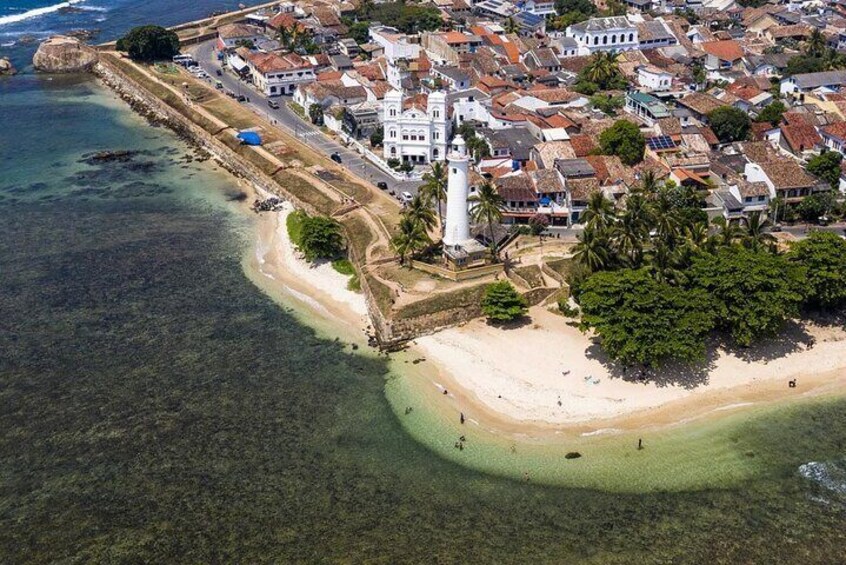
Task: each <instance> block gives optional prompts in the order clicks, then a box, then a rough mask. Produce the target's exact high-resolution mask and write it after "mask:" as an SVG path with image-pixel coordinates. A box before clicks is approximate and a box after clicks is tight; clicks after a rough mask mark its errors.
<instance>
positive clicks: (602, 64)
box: [582, 51, 620, 90]
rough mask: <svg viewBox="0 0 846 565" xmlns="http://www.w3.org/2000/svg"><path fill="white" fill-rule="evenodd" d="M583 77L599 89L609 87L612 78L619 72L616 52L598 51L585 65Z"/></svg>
mask: <svg viewBox="0 0 846 565" xmlns="http://www.w3.org/2000/svg"><path fill="white" fill-rule="evenodd" d="M582 72H583V73H584V78H586V79H587V80H589V81H590V82H592V83H594V84H596V85H597V86H599V88H600V89H601V90H605V89H607V88H608V87H609V85H610V83H611V82H612V81H613V79H614V78H615V77H616V76H618V75H619V74H620V67H619V66H618V65H617V54H616V53H615V52H613V51H599V52H597V53H594V55H593V57H592V58H591V60H590V63H588V66H587V67H585V69H584V71H582Z"/></svg>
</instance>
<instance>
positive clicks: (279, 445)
mask: <svg viewBox="0 0 846 565" xmlns="http://www.w3.org/2000/svg"><path fill="white" fill-rule="evenodd" d="M235 4H236V2H233V1H222V0H85V1H84V2H79V3H77V4H74V5H73V10H69V11H68V10H55V11H50V12H43V13H37V14H36V15H32V12H31V11H32V10H36V9H39V8H48V7H50V6H55V5H56V3H55V2H52V3H51V2H50V1H49V0H0V38H2V43H3V45H4V46H3V47H2V48H0V54H2V55H7V56H11V57H12V59H13V60H14V61H15V63H16V65H17V66H19V68H21V69H23V71H24V72H23V73H21V74H20V75H18V76H15V77H11V78H2V79H0V563H4V564H5V563H10V564H12V563H14V564H16V565H17V564H25V563H167V564H170V563H328V562H333V563H334V562H345V563H362V562H368V563H392V564H393V563H415V564H416V563H567V564H570V563H594V564H601V565H605V564H609V563H610V564H615V563H616V564H629V563H639V564H644V565H645V564H649V563H673V564H676V563H697V564H698V563H727V564H734V563H784V564H793V563H802V564H837V563H844V562H846V486H845V485H846V471H844V469H846V406H844V403H843V402H830V403H826V404H821V405H814V406H812V407H810V408H807V407H806V408H804V409H793V410H789V411H787V410H785V411H784V413H783V414H777V415H772V416H770V417H769V418H768V419H766V420H760V421H756V422H751V423H749V424H748V425H744V426H742V427H738V429H737V430H736V437H734V438H732V441H736V442H737V445H739V446H743V447H742V449H743V450H744V457H745V456H748V457H749V458H750V461H751V460H753V459H752V458H754V461H755V462H756V463H759V464H760V465H761V467H762V468H764V469H766V472H765V473H762V474H760V475H757V476H756V478H755V479H754V480H750V481H748V483H745V484H742V485H741V486H739V487H738V486H737V485H733V486H732V487H731V488H725V489H708V490H701V491H691V492H661V491H660V490H659V491H655V492H647V493H643V494H616V493H608V492H601V491H595V490H587V489H574V488H557V487H548V486H542V485H535V484H528V483H524V482H517V481H512V480H508V479H503V478H499V477H495V476H489V475H485V474H482V473H478V472H475V471H471V470H468V469H466V468H464V467H462V466H459V465H457V464H454V463H451V462H449V461H446V460H444V459H441V458H440V457H438V456H437V455H436V454H435V453H433V452H431V451H429V450H428V449H426V448H425V447H423V446H422V445H421V444H418V443H417V442H416V441H414V440H413V439H412V438H411V436H409V435H408V434H407V433H406V431H405V429H404V428H403V427H402V426H401V424H400V421H399V418H400V417H399V416H397V415H396V414H395V413H394V411H393V410H392V409H391V407H390V406H389V404H388V401H387V399H386V395H385V383H386V380H387V379H390V378H392V375H391V374H390V371H391V369H390V366H389V365H387V364H386V363H385V362H384V360H383V358H382V357H376V356H374V355H361V354H360V351H354V350H353V348H351V347H350V346H349V345H348V344H344V343H341V342H340V341H338V340H333V339H327V338H325V337H321V336H320V335H318V334H317V333H315V331H313V330H312V329H311V328H309V327H308V326H306V325H304V324H303V323H301V322H300V321H298V318H296V317H294V316H293V315H292V314H291V312H289V311H288V310H286V309H284V308H282V307H281V306H280V305H279V304H277V303H275V302H273V301H272V300H271V299H270V298H269V297H268V296H266V295H265V294H264V293H262V292H261V291H260V290H259V289H258V288H257V287H255V286H254V285H253V284H251V282H250V281H249V279H248V278H247V276H246V275H245V273H244V270H243V265H242V259H243V257H244V253H245V252H246V251H248V250H249V247H248V246H249V245H250V244H251V243H252V241H251V237H252V236H253V232H252V227H251V226H252V224H251V216H249V215H247V214H245V213H244V212H243V211H242V207H243V205H242V204H240V203H236V202H233V201H232V199H231V196H232V194H233V193H234V192H235V191H237V185H236V183H235V181H234V180H233V179H232V178H230V177H228V176H226V175H224V174H223V173H222V172H221V171H219V170H217V169H216V168H215V166H214V165H213V164H211V163H200V162H198V161H197V160H196V159H195V158H194V152H193V150H192V149H191V148H190V147H188V146H187V145H185V144H184V143H183V142H182V141H180V140H179V139H177V138H176V137H175V136H174V135H173V134H172V133H170V132H169V131H167V130H164V129H162V128H155V127H151V126H150V125H149V124H147V123H146V122H145V121H144V120H142V119H141V118H139V117H138V116H136V115H134V114H133V113H132V112H131V111H130V110H129V109H128V107H127V106H126V105H125V104H124V103H123V102H122V101H120V100H119V99H117V98H116V97H115V96H113V95H112V94H111V93H110V92H108V91H107V90H105V89H104V88H103V87H102V86H101V85H99V84H98V83H97V82H96V81H95V80H94V79H92V78H91V77H88V76H64V77H45V76H42V75H36V74H34V73H32V72H31V70H30V69H29V68H28V67H27V65H28V62H29V59H30V57H31V54H32V52H33V51H34V50H35V48H36V46H37V41H38V40H40V39H43V38H44V37H46V36H48V35H49V34H50V33H56V32H63V31H69V30H74V29H93V28H97V29H99V30H100V32H99V35H98V38H97V39H98V40H108V39H112V38H114V37H116V36H118V35H120V34H121V33H122V32H124V31H125V30H127V29H128V28H130V27H131V26H133V25H138V24H146V23H151V22H158V23H163V24H169V23H176V22H179V21H182V20H189V19H196V18H199V17H202V16H206V15H208V14H209V13H210V12H212V11H214V10H218V9H225V8H233V7H234V6H235ZM28 12H29V13H30V16H28V17H26V18H23V15H25V14H27V13H28ZM3 18H7V19H6V20H5V21H6V22H8V23H2V22H3V21H4V20H3ZM8 18H15V19H16V20H19V21H14V22H11V21H9V19H8ZM112 149H116V150H123V151H127V153H126V154H124V155H125V156H124V158H122V159H120V160H117V161H108V160H107V161H104V160H101V159H97V158H96V155H95V154H96V152H98V151H104V150H112ZM394 376H395V375H394ZM472 441H473V439H472V437H471V438H470V439H469V442H468V450H471V449H473V445H472ZM704 460H706V461H707V457H706V458H705V459H704ZM579 461H582V462H584V461H588V462H589V461H590V453H585V457H583V458H581V459H579ZM809 461H817V463H815V464H814V465H812V466H810V467H805V469H806V470H807V472H805V473H804V475H805V476H803V475H802V474H800V472H799V466H800V464H803V463H807V462H809ZM560 464H562V465H564V464H568V465H573V464H577V463H574V462H569V463H566V462H564V461H561V462H560ZM620 465H621V466H623V465H626V460H625V458H624V457H621V459H620ZM811 479H813V480H811Z"/></svg>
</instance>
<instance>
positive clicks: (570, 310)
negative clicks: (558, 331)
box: [557, 296, 580, 318]
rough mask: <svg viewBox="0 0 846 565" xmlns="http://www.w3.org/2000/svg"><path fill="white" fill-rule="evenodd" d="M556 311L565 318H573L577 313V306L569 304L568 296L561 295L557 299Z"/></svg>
mask: <svg viewBox="0 0 846 565" xmlns="http://www.w3.org/2000/svg"><path fill="white" fill-rule="evenodd" d="M557 302H558V311H559V312H561V314H563V315H564V317H565V318H575V317H577V316H578V315H579V312H580V310H579V309H578V307H575V306H570V298H569V297H567V296H562V297H561V298H559V299H558V301H557Z"/></svg>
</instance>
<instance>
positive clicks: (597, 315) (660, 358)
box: [579, 269, 715, 366]
mask: <svg viewBox="0 0 846 565" xmlns="http://www.w3.org/2000/svg"><path fill="white" fill-rule="evenodd" d="M579 305H580V306H581V308H582V322H581V325H582V329H592V330H594V331H596V333H597V334H598V335H599V336H600V338H601V339H602V348H603V350H604V351H605V352H606V353H607V354H608V355H609V356H610V357H611V358H612V359H615V360H618V361H620V362H622V363H624V364H626V365H631V364H635V363H637V364H641V365H646V366H657V365H660V364H661V363H663V362H664V361H666V360H670V359H674V360H679V361H696V360H700V359H702V358H703V356H704V354H705V338H706V336H707V335H708V333H709V332H710V331H711V330H712V329H713V328H714V323H715V320H714V315H715V312H714V309H713V308H712V307H711V304H710V297H709V296H708V294H707V293H705V292H704V291H702V290H699V289H697V290H685V289H682V288H679V287H676V286H671V285H669V284H667V283H662V282H658V281H656V280H655V279H654V278H652V276H651V274H650V273H649V271H648V270H647V269H637V270H631V269H623V270H619V271H607V272H603V273H597V274H595V275H593V276H591V277H590V278H589V279H588V280H587V281H585V283H584V284H583V285H582V287H581V294H580V296H579Z"/></svg>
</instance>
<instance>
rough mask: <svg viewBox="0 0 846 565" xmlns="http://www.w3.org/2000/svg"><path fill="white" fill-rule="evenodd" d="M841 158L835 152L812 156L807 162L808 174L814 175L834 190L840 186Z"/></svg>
mask: <svg viewBox="0 0 846 565" xmlns="http://www.w3.org/2000/svg"><path fill="white" fill-rule="evenodd" d="M842 160H843V156H842V155H840V153H838V152H836V151H827V152H826V153H822V154H820V155H814V156H813V157H811V158H810V159H809V160H808V172H809V173H811V174H812V175H816V176H818V177H820V178H821V179H823V180H824V181H826V182H827V183H829V184H830V185H831V188H834V189H836V188H837V187H838V186H839V185H840V162H841V161H842Z"/></svg>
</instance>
